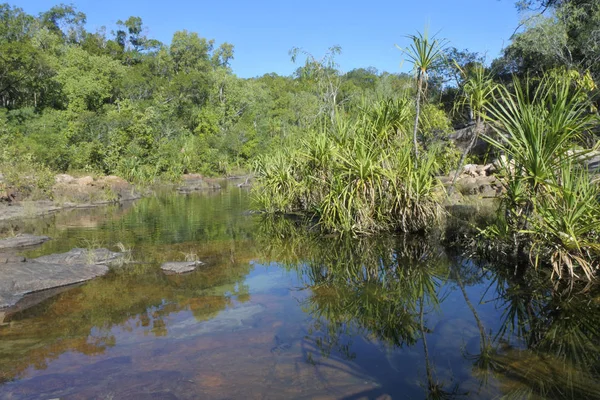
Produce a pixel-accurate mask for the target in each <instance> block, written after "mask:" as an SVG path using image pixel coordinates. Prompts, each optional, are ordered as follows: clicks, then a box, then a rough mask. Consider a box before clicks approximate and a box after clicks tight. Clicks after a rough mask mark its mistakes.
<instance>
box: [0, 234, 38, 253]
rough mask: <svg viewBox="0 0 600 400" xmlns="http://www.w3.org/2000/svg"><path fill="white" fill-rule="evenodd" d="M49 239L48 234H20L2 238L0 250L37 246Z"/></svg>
mask: <svg viewBox="0 0 600 400" xmlns="http://www.w3.org/2000/svg"><path fill="white" fill-rule="evenodd" d="M48 240H50V238H49V237H48V236H35V235H28V234H23V235H18V236H14V237H9V238H6V239H0V250H3V249H16V248H22V247H29V246H35V245H38V244H42V243H44V242H46V241H48Z"/></svg>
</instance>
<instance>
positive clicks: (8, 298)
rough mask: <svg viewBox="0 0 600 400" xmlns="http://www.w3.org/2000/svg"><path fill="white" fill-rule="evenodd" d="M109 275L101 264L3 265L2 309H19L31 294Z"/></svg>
mask: <svg viewBox="0 0 600 400" xmlns="http://www.w3.org/2000/svg"><path fill="white" fill-rule="evenodd" d="M107 272H108V267H107V266H106V265H100V264H48V263H42V262H35V261H29V262H20V263H6V264H0V276H1V277H2V281H0V309H2V308H6V307H10V306H13V305H15V304H16V303H17V302H18V301H19V300H20V299H21V298H22V297H23V296H24V295H26V294H28V293H33V292H38V291H41V290H46V289H52V288H57V287H62V286H67V285H72V284H74V283H80V282H85V281H88V280H90V279H93V278H96V277H98V276H102V275H104V274H106V273H107Z"/></svg>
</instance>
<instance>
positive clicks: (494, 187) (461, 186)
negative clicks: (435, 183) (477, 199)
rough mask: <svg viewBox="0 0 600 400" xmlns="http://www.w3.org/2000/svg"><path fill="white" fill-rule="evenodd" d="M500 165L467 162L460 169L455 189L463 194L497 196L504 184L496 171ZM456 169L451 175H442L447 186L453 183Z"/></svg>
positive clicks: (442, 179)
mask: <svg viewBox="0 0 600 400" xmlns="http://www.w3.org/2000/svg"><path fill="white" fill-rule="evenodd" d="M497 169H498V167H497V166H496V165H495V164H486V165H479V164H467V165H465V166H464V167H463V169H462V171H460V173H459V175H458V177H457V179H456V183H455V189H456V191H458V192H460V193H461V194H463V195H479V196H481V197H496V196H497V195H498V194H500V193H501V192H502V184H501V183H500V181H499V180H498V178H497V177H496V176H494V173H495V172H496V171H497ZM454 175H455V171H453V172H451V173H450V175H449V176H442V177H440V181H441V182H442V183H443V184H444V186H446V187H450V186H451V185H452V180H453V179H454Z"/></svg>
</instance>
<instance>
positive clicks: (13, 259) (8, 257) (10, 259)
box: [0, 254, 25, 264]
mask: <svg viewBox="0 0 600 400" xmlns="http://www.w3.org/2000/svg"><path fill="white" fill-rule="evenodd" d="M20 262H25V257H22V256H15V255H12V254H0V264H7V263H20Z"/></svg>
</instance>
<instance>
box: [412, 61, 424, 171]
mask: <svg viewBox="0 0 600 400" xmlns="http://www.w3.org/2000/svg"><path fill="white" fill-rule="evenodd" d="M422 86H423V75H422V74H421V73H419V76H418V78H417V103H416V104H415V111H416V115H415V126H414V128H413V144H414V147H415V166H417V165H418V164H417V163H418V159H419V143H418V142H417V131H418V130H419V114H420V113H421V89H422Z"/></svg>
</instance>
